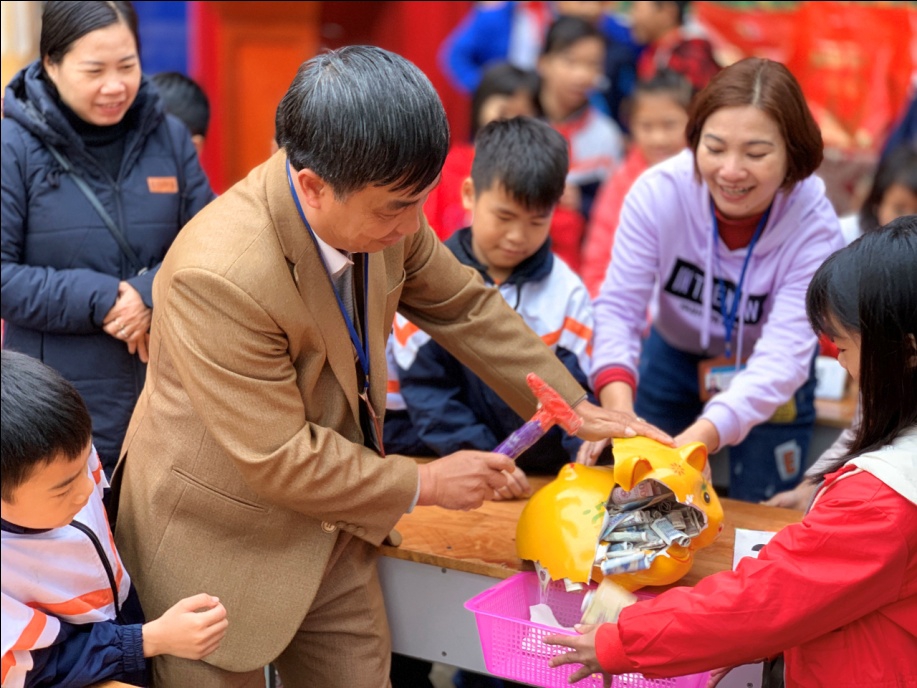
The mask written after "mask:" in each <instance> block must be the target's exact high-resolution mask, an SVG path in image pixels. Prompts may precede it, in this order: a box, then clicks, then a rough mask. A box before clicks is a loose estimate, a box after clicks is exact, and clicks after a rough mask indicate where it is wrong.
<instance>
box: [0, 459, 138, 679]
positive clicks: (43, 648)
mask: <svg viewBox="0 0 917 688" xmlns="http://www.w3.org/2000/svg"><path fill="white" fill-rule="evenodd" d="M88 470H89V473H90V474H91V475H92V479H93V481H94V482H95V484H96V489H95V491H94V492H93V493H92V496H91V497H90V498H89V501H88V502H87V503H86V505H85V506H84V507H83V508H82V509H81V510H80V512H79V513H78V514H77V515H76V517H75V518H74V519H73V521H72V522H71V523H70V524H69V525H66V526H64V527H62V528H52V529H49V530H34V529H30V528H22V527H19V526H17V525H15V524H12V523H7V522H5V521H4V522H3V523H2V524H0V525H2V531H0V542H2V552H3V576H2V577H0V588H2V612H3V623H2V630H0V638H2V656H3V659H2V675H0V680H2V684H3V687H4V688H23V687H24V686H25V687H28V686H33V685H45V686H59V687H66V686H86V685H90V684H93V683H98V682H100V681H106V680H114V679H116V680H119V681H126V682H129V683H134V684H137V685H145V678H146V660H145V659H144V658H143V635H142V632H141V625H142V623H143V615H142V612H141V611H140V606H139V603H138V602H137V599H136V593H134V592H133V591H132V588H131V579H130V576H129V575H128V573H127V571H126V570H125V568H124V565H123V564H122V563H121V558H120V557H119V556H118V550H117V549H116V548H115V542H114V538H113V537H112V534H111V529H110V528H109V527H108V517H107V516H106V514H105V507H104V505H103V503H102V497H103V492H104V490H105V489H106V488H107V487H108V481H107V480H106V479H105V474H104V473H103V472H102V465H101V463H100V462H99V457H98V454H97V453H96V452H95V449H93V451H92V454H91V456H90V458H89V466H88Z"/></svg>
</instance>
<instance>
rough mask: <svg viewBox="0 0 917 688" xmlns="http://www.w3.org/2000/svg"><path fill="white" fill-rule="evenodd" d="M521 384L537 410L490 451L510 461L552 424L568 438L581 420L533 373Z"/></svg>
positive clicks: (574, 431) (540, 436) (542, 434)
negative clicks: (526, 389) (529, 392)
mask: <svg viewBox="0 0 917 688" xmlns="http://www.w3.org/2000/svg"><path fill="white" fill-rule="evenodd" d="M525 381H526V383H528V386H529V389H531V390H532V393H533V394H534V395H535V398H536V399H538V410H537V411H536V412H535V415H534V416H532V418H531V420H529V421H528V422H527V423H526V424H525V425H523V426H522V427H521V428H519V429H518V430H516V431H515V432H514V433H513V434H511V435H510V436H509V437H507V438H506V439H505V440H503V441H502V442H501V443H500V446H499V447H497V448H496V449H494V453H495V454H503V455H504V456H508V457H509V458H511V459H516V458H518V457H519V455H520V454H522V452H524V451H525V450H526V449H528V448H529V447H531V446H532V445H533V444H535V442H537V441H538V440H539V439H541V438H542V437H543V436H544V434H545V433H546V432H547V431H548V430H550V429H551V428H552V427H553V426H554V425H559V426H560V427H562V428H563V429H564V430H566V431H567V433H568V434H570V435H573V434H575V433H576V431H577V430H579V429H580V428H581V427H582V425H583V419H582V418H580V416H579V414H578V413H576V411H574V410H573V409H572V408H570V404H568V403H567V402H566V401H564V400H563V399H562V398H561V397H560V395H559V394H558V393H557V392H555V391H554V389H552V388H551V387H550V386H549V385H548V384H547V383H546V382H545V381H544V380H542V379H541V378H540V377H538V376H537V375H535V373H529V374H528V375H526V376H525Z"/></svg>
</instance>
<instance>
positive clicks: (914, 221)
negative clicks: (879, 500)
mask: <svg viewBox="0 0 917 688" xmlns="http://www.w3.org/2000/svg"><path fill="white" fill-rule="evenodd" d="M915 265H917V216H914V215H905V216H904V217H899V218H898V219H897V220H894V221H892V222H889V223H888V224H887V225H885V226H884V227H880V228H879V229H878V230H876V231H873V232H870V233H868V234H864V235H863V236H861V237H860V238H859V239H857V240H856V241H854V242H853V243H852V244H850V245H849V246H847V247H846V248H843V249H841V250H840V251H838V252H837V253H835V254H834V255H832V256H831V257H830V258H828V260H826V261H825V262H824V264H823V265H822V266H821V267H820V268H819V269H818V270H817V271H816V273H815V276H814V277H813V278H812V281H811V283H810V284H809V289H808V291H807V293H806V313H807V314H808V316H809V322H810V323H811V324H812V327H813V328H814V329H815V331H816V333H825V334H827V335H828V336H829V337H834V336H837V335H838V334H840V332H839V330H840V329H843V331H844V332H846V333H858V334H859V335H860V409H861V411H862V420H861V422H860V424H859V427H858V428H857V429H856V436H855V437H854V439H853V442H852V443H851V444H850V446H849V447H848V448H847V453H846V455H845V456H844V457H842V458H840V459H838V460H837V462H835V463H834V464H833V465H831V466H830V467H829V468H827V469H826V470H825V471H823V472H822V473H821V474H820V475H819V476H816V477H819V478H820V477H824V475H826V474H827V473H831V472H833V471H835V470H837V469H838V468H839V467H840V466H841V465H843V464H844V463H845V462H847V461H848V460H849V459H851V458H853V457H856V456H859V455H861V454H864V453H866V452H870V451H875V450H876V449H879V448H880V447H882V446H884V445H886V444H889V443H890V442H892V440H894V439H895V438H896V437H897V436H898V435H899V434H901V432H903V431H904V430H906V429H907V428H909V427H913V426H914V425H915V424H917V345H915V342H914V338H915V337H917V279H914V266H915Z"/></svg>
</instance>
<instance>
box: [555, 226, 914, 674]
mask: <svg viewBox="0 0 917 688" xmlns="http://www.w3.org/2000/svg"><path fill="white" fill-rule="evenodd" d="M914 265H917V216H914V215H909V216H904V217H901V218H899V219H897V220H895V221H893V222H891V223H889V224H888V225H886V227H885V228H884V229H882V230H880V231H878V232H875V233H871V234H867V235H865V236H863V237H862V238H860V239H859V240H857V241H855V242H854V243H852V244H851V245H850V246H848V247H847V248H844V249H842V250H840V251H838V252H837V253H835V254H834V255H833V256H831V257H830V258H829V259H828V260H827V261H825V263H824V264H823V265H822V266H821V267H820V268H819V269H818V272H816V273H815V276H814V277H813V279H812V282H811V284H810V285H809V289H808V292H807V295H806V309H807V312H808V315H809V320H810V322H811V323H812V326H813V327H814V328H815V330H816V331H817V332H820V333H821V332H823V333H825V334H827V335H828V336H829V337H830V338H831V340H832V341H833V342H834V343H835V344H836V345H837V346H838V349H839V357H838V360H839V361H840V362H841V364H842V365H843V366H844V367H845V368H846V369H847V370H848V371H849V372H850V374H851V376H852V377H853V378H854V379H855V380H857V381H858V382H859V386H860V394H861V399H860V403H861V406H862V410H863V419H862V423H861V425H860V427H859V428H858V430H857V433H856V436H855V438H854V439H853V441H852V442H851V444H850V446H849V447H848V448H847V453H846V454H845V456H843V457H842V458H840V459H838V461H837V462H836V463H835V464H834V465H833V466H831V467H829V468H828V470H827V471H826V472H825V473H824V474H823V476H822V477H823V483H822V486H821V487H820V489H819V491H818V492H817V494H816V497H815V500H814V502H813V504H812V506H811V507H810V508H809V511H808V513H807V514H806V516H805V517H804V518H803V520H802V522H801V523H798V524H795V525H792V526H788V527H786V528H784V529H783V530H782V531H781V532H780V533H778V534H777V535H776V536H775V537H774V538H773V539H772V540H771V541H770V543H769V544H768V545H766V546H765V547H764V548H763V549H762V550H761V552H760V554H759V556H758V558H757V559H751V558H745V559H742V561H741V562H740V563H739V565H738V567H737V568H736V570H735V571H724V572H722V573H719V574H716V575H713V576H709V577H708V578H705V579H704V580H702V581H701V582H700V583H699V584H698V585H696V586H695V587H693V588H687V587H680V588H673V589H671V590H668V591H666V592H665V593H663V594H661V595H659V596H658V597H656V598H654V599H652V600H648V601H645V602H639V603H637V604H635V605H633V606H631V607H628V608H626V609H624V610H623V611H622V612H621V615H620V617H619V618H618V621H617V623H614V624H602V625H600V626H579V627H577V630H578V631H579V632H580V633H581V634H582V635H580V636H560V635H554V636H548V637H547V638H545V642H547V643H550V644H553V645H562V646H565V647H568V648H572V650H573V651H572V652H567V653H565V654H561V655H558V656H556V657H554V658H553V659H552V660H551V664H552V666H558V665H561V664H570V663H578V664H582V665H583V667H582V668H581V669H580V670H579V671H578V672H577V673H575V674H574V675H573V676H572V677H571V681H578V680H581V679H583V678H586V677H587V676H589V675H590V674H592V673H593V672H603V673H605V674H611V675H613V674H624V673H630V672H640V673H642V674H644V675H646V676H648V677H650V678H662V677H673V676H680V675H684V674H693V673H699V672H702V671H708V670H712V669H716V668H717V667H732V666H736V665H740V664H744V663H747V662H753V661H756V660H759V659H761V658H764V657H773V656H775V655H777V654H779V653H781V652H782V653H783V655H784V660H785V679H786V685H787V686H806V687H807V688H808V687H811V686H825V687H827V686H831V687H832V688H843V687H845V686H846V687H850V688H853V687H854V686H857V687H860V686H886V687H891V686H914V685H917V343H915V335H917V280H915V279H914ZM725 671H726V670H719V671H716V672H715V673H714V677H713V678H712V679H711V682H710V684H709V685H715V684H716V682H717V681H718V679H719V678H721V677H722V675H724V674H725Z"/></svg>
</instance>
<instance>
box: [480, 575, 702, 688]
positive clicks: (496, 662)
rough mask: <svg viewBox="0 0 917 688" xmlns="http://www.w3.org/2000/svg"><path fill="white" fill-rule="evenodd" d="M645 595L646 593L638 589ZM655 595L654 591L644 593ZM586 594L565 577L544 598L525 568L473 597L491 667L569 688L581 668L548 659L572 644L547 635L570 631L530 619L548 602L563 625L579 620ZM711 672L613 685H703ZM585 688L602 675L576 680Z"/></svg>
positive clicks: (635, 677)
mask: <svg viewBox="0 0 917 688" xmlns="http://www.w3.org/2000/svg"><path fill="white" fill-rule="evenodd" d="M637 594H638V596H640V593H637ZM642 596H644V597H649V595H642ZM582 601H583V593H569V592H567V591H566V590H565V589H564V584H563V582H562V581H554V582H551V583H550V584H549V585H548V588H547V590H546V591H545V595H544V598H542V597H541V590H540V588H539V584H538V577H537V576H536V575H535V574H534V573H530V572H522V573H517V574H515V575H514V576H512V577H510V578H507V579H506V580H505V581H502V582H500V583H498V584H497V585H495V586H493V587H492V588H488V589H487V590H485V591H484V592H482V593H480V594H479V595H476V596H474V597H472V598H471V599H470V600H468V601H467V602H466V603H465V609H467V610H469V611H471V612H474V616H475V620H476V621H477V624H478V634H479V635H480V637H481V649H482V650H483V652H484V665H485V666H486V667H487V671H489V672H490V673H491V674H493V675H495V676H500V677H501V678H508V679H511V680H513V681H521V682H523V683H530V684H532V685H536V686H544V687H545V688H567V686H569V685H570V684H569V683H568V682H567V678H568V677H569V676H570V675H571V674H573V673H574V672H575V671H576V670H577V669H579V668H580V665H579V664H572V665H570V664H568V665H564V666H560V667H557V668H556V669H552V668H550V667H549V666H548V660H550V659H551V657H553V656H554V655H556V654H560V653H562V652H566V648H563V647H558V646H556V645H546V644H545V643H543V642H542V638H544V636H546V635H550V634H552V633H568V634H571V635H572V633H571V632H569V631H564V630H563V629H557V628H551V627H550V626H543V625H542V624H538V623H533V622H532V621H529V607H531V606H532V605H534V604H539V603H543V604H547V605H548V606H549V607H550V608H551V611H553V612H554V616H555V617H556V618H557V621H558V622H559V623H560V624H562V625H563V626H573V625H574V624H576V623H579V620H580V616H581V612H580V607H581V604H582ZM708 677H709V674H706V673H705V674H695V675H693V676H681V677H679V678H663V679H648V678H645V677H643V676H641V675H640V674H627V675H623V676H616V677H615V678H614V680H613V681H612V687H613V688H702V687H703V686H704V685H705V684H706V682H707V678H708ZM576 685H577V686H580V687H582V688H602V679H601V678H599V677H597V676H591V677H590V678H588V679H586V680H584V681H581V682H579V683H577V684H576Z"/></svg>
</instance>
